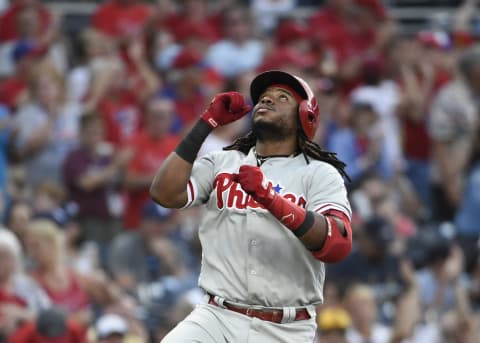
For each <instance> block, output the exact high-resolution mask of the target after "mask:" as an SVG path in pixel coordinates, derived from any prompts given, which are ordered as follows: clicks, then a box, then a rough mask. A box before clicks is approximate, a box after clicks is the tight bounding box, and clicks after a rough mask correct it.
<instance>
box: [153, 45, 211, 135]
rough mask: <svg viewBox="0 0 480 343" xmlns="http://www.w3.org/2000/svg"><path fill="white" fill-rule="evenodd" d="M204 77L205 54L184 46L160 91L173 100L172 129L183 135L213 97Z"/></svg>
mask: <svg viewBox="0 0 480 343" xmlns="http://www.w3.org/2000/svg"><path fill="white" fill-rule="evenodd" d="M205 76H206V74H205V64H204V60H203V56H202V55H201V54H199V53H198V52H197V51H194V50H191V49H182V50H180V52H179V53H178V54H176V55H175V58H174V59H173V61H172V65H171V69H170V70H169V72H168V74H167V80H168V82H167V85H166V87H165V88H164V89H163V90H161V91H160V93H159V95H160V96H161V97H167V98H170V99H171V100H172V101H173V102H174V105H175V114H176V119H175V122H174V123H173V127H172V131H173V132H175V133H180V134H181V132H183V131H184V130H186V129H187V128H188V127H189V126H190V125H192V123H193V122H194V121H195V120H197V118H198V117H199V116H200V114H201V113H202V111H203V108H204V107H203V106H206V104H207V103H208V101H210V99H211V97H213V95H212V94H210V92H209V87H208V82H207V79H206V77H205Z"/></svg>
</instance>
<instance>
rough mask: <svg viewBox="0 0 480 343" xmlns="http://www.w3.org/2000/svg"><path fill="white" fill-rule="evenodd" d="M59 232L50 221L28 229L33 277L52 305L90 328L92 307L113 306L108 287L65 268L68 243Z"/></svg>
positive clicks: (101, 281) (87, 276) (36, 223)
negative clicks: (66, 244)
mask: <svg viewBox="0 0 480 343" xmlns="http://www.w3.org/2000/svg"><path fill="white" fill-rule="evenodd" d="M62 234H63V232H62V231H60V228H59V227H58V226H57V225H56V224H54V223H53V221H51V220H48V219H36V220H34V221H32V223H31V224H30V227H29V232H28V237H27V251H28V254H29V256H30V257H31V259H32V262H33V268H32V270H31V275H32V277H33V278H34V279H35V280H36V281H37V282H38V283H39V284H40V285H41V287H42V288H43V289H44V290H45V292H46V293H47V294H48V296H49V298H50V299H51V301H52V303H53V304H55V305H56V306H58V307H59V308H61V309H63V310H64V311H66V313H67V314H68V316H69V318H70V319H72V320H75V322H77V323H78V324H80V325H82V326H87V325H88V323H90V321H91V320H92V318H93V308H92V303H93V302H95V303H97V304H98V305H100V306H106V305H109V304H111V303H112V301H113V298H112V297H111V293H109V288H108V284H107V283H106V282H105V281H104V280H100V279H98V278H96V277H95V276H93V275H86V274H82V275H80V274H77V273H76V272H74V271H73V270H72V269H71V268H69V267H67V266H66V263H65V259H64V254H65V241H64V240H63V237H62Z"/></svg>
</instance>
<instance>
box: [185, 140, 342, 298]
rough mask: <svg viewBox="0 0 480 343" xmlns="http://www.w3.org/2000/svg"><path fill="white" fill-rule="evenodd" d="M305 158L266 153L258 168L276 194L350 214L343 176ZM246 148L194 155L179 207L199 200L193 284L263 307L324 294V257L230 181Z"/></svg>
mask: <svg viewBox="0 0 480 343" xmlns="http://www.w3.org/2000/svg"><path fill="white" fill-rule="evenodd" d="M309 161H310V163H309V164H307V162H306V160H305V157H304V156H303V155H302V154H299V155H297V156H295V157H272V158H269V159H268V160H267V161H265V162H264V163H263V164H262V166H261V169H262V172H263V173H264V176H265V178H266V180H267V181H268V182H271V183H272V185H273V188H274V189H275V191H276V192H278V193H279V194H280V195H282V196H284V197H285V198H287V199H289V200H291V201H293V202H294V203H296V204H298V205H300V206H302V207H304V208H306V209H307V210H311V211H314V212H317V213H325V212H326V211H328V210H331V209H335V210H339V211H341V212H343V213H345V214H346V215H347V216H348V217H349V218H350V216H351V210H350V204H349V202H348V199H347V192H346V189H345V185H344V182H343V179H342V177H341V175H340V174H339V172H338V171H337V170H336V169H335V168H334V167H333V166H332V165H330V164H328V163H325V162H321V161H317V160H314V159H312V158H309ZM244 164H248V165H257V160H256V158H255V153H254V148H252V149H251V150H250V152H249V153H248V155H245V154H243V153H242V152H239V151H218V152H213V153H210V154H207V155H205V156H203V157H202V158H199V159H197V160H196V161H195V163H194V165H193V170H192V175H191V178H190V181H189V184H188V202H187V204H186V205H185V207H189V206H194V205H200V204H206V207H207V210H206V213H205V215H204V217H203V220H202V223H201V225H200V230H199V235H200V241H201V243H202V247H203V256H202V266H201V272H200V278H199V286H200V287H201V288H203V289H204V290H205V291H207V292H209V293H211V294H213V295H218V296H221V297H223V298H225V299H226V300H230V301H234V302H238V303H243V304H255V305H261V306H267V307H283V306H305V305H310V304H317V303H321V302H322V301H323V295H322V293H323V283H324V278H325V267H324V264H323V263H322V262H321V261H319V260H317V259H315V258H314V257H313V256H312V254H311V253H310V252H309V251H308V250H307V249H306V248H305V246H304V245H303V244H302V242H301V241H300V240H299V239H298V238H297V237H296V236H295V235H294V234H293V233H292V232H291V231H290V230H289V229H288V228H287V227H285V226H284V225H283V224H282V223H280V221H279V220H277V219H276V218H275V217H274V216H273V215H272V214H271V213H270V212H269V211H268V210H266V209H265V208H263V207H262V206H261V205H259V204H258V203H257V202H255V201H254V200H253V198H252V197H251V196H249V195H248V194H247V193H245V192H244V191H243V190H242V188H241V186H240V185H239V184H238V183H237V182H234V181H232V174H236V173H238V169H239V167H240V166H241V165H244Z"/></svg>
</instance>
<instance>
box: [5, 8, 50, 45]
mask: <svg viewBox="0 0 480 343" xmlns="http://www.w3.org/2000/svg"><path fill="white" fill-rule="evenodd" d="M25 9H32V10H34V11H35V12H36V13H37V15H38V18H39V30H38V32H37V33H38V34H39V35H42V34H44V33H45V32H46V31H47V30H48V29H49V28H50V25H51V24H52V14H51V13H50V11H49V10H48V8H47V7H46V6H44V5H43V4H42V2H41V1H40V0H16V1H13V2H12V4H11V5H10V7H9V8H8V9H7V10H6V11H5V12H4V13H3V14H2V16H1V17H0V22H1V23H2V25H0V42H5V41H9V40H14V39H18V38H19V28H18V26H17V23H18V16H19V15H20V13H22V11H23V10H25Z"/></svg>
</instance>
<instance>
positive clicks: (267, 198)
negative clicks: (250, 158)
mask: <svg viewBox="0 0 480 343" xmlns="http://www.w3.org/2000/svg"><path fill="white" fill-rule="evenodd" d="M235 181H237V182H238V183H239V184H240V186H242V188H243V190H244V191H245V192H247V193H248V194H250V195H251V196H252V197H253V198H254V199H255V200H256V201H257V202H259V203H261V204H263V205H269V204H270V203H271V202H272V200H273V197H274V196H275V191H274V190H273V188H272V185H271V184H270V183H268V182H267V181H266V180H265V178H264V176H263V173H262V170H261V169H260V168H259V167H256V166H251V165H243V166H241V167H240V169H239V170H238V174H237V176H236V178H235Z"/></svg>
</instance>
